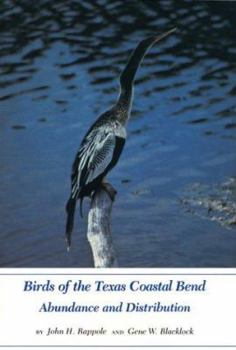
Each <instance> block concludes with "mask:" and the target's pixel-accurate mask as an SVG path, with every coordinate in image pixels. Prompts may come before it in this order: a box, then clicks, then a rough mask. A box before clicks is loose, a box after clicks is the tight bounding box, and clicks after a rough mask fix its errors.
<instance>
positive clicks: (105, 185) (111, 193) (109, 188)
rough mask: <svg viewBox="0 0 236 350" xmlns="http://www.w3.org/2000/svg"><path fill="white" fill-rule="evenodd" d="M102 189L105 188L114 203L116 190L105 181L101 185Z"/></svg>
mask: <svg viewBox="0 0 236 350" xmlns="http://www.w3.org/2000/svg"><path fill="white" fill-rule="evenodd" d="M101 188H103V189H104V190H105V191H106V192H107V194H108V195H109V197H110V198H111V200H112V202H114V200H115V197H116V194H117V191H116V189H115V188H114V187H113V186H112V185H111V184H110V183H109V182H106V181H103V182H102V183H101Z"/></svg>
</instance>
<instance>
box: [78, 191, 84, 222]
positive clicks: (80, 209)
mask: <svg viewBox="0 0 236 350" xmlns="http://www.w3.org/2000/svg"><path fill="white" fill-rule="evenodd" d="M83 200H84V197H82V196H81V197H80V205H79V212H80V216H81V218H83V217H84V215H83Z"/></svg>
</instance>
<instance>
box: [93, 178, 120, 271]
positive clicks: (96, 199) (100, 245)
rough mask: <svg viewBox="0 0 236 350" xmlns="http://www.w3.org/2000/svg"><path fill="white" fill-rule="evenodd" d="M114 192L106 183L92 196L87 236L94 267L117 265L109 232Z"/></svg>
mask: <svg viewBox="0 0 236 350" xmlns="http://www.w3.org/2000/svg"><path fill="white" fill-rule="evenodd" d="M115 194H116V191H115V190H114V189H113V187H112V186H111V185H110V184H108V183H106V184H105V185H103V186H102V187H101V188H100V189H99V190H98V191H96V192H95V193H94V194H93V196H92V200H91V206H90V210H89V214H88V231H87V238H88V241H89V244H90V246H91V249H92V253H93V259H94V267H117V266H118V262H117V258H116V254H115V250H114V247H113V242H112V233H111V212H112V204H113V201H114V199H115Z"/></svg>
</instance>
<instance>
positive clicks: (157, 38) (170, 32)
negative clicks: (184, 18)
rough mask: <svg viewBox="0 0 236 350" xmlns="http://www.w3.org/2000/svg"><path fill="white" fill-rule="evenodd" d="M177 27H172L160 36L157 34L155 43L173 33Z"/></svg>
mask: <svg viewBox="0 0 236 350" xmlns="http://www.w3.org/2000/svg"><path fill="white" fill-rule="evenodd" d="M176 29H177V28H176V27H175V28H172V29H171V30H168V31H167V32H164V33H162V34H160V35H158V36H156V39H155V43H157V42H158V41H160V40H161V39H163V38H165V37H166V36H168V35H170V34H172V33H173V32H175V31H176Z"/></svg>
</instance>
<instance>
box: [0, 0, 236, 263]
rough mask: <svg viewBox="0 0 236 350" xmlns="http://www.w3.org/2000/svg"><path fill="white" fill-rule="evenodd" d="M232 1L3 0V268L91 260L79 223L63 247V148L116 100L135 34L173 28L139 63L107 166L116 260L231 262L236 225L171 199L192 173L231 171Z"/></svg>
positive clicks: (69, 153)
mask: <svg viewBox="0 0 236 350" xmlns="http://www.w3.org/2000/svg"><path fill="white" fill-rule="evenodd" d="M235 7H236V5H235V4H234V3H232V2H229V3H226V2H225V3H223V2H189V1H181V2H180V1H169V0H164V1H153V0H145V1H139V2H136V1H132V0H130V1H125V4H124V2H123V1H120V0H115V1H112V2H111V1H108V0H97V1H92V0H86V1H81V0H80V1H75V0H74V1H65V0H59V1H56V2H52V1H47V0H40V1H37V2H29V1H21V2H15V1H13V0H12V1H11V0H5V1H2V2H1V4H0V10H1V11H0V16H1V22H0V23H1V26H0V31H1V35H0V51H1V55H0V57H1V58H0V71H1V74H0V88H1V96H0V103H1V107H0V108H1V117H0V133H1V136H0V146H1V175H0V176H1V181H0V193H1V197H0V201H1V222H0V233H1V248H0V249H1V251H0V264H1V266H26V267H30V266H91V263H92V259H91V254H90V250H89V247H88V244H87V241H86V237H85V231H86V222H83V221H81V220H80V221H78V222H77V225H76V232H75V235H74V247H73V249H72V252H71V254H69V255H68V254H67V253H66V250H65V244H64V236H63V234H64V222H65V213H64V205H65V201H66V199H67V195H68V193H69V174H70V167H71V163H72V160H73V157H74V155H75V152H76V150H77V147H78V145H79V143H80V140H81V138H82V136H83V134H84V133H85V131H86V130H87V128H88V126H89V125H90V124H91V123H92V121H93V120H94V119H95V118H96V117H97V115H98V114H99V113H101V112H102V111H104V110H105V109H106V108H109V107H110V105H111V104H112V103H113V102H114V101H115V99H116V96H117V88H118V84H117V77H118V76H119V73H120V71H121V69H122V67H123V66H124V64H125V62H126V60H127V57H128V55H129V53H130V52H131V50H132V49H133V48H134V47H135V45H136V44H137V42H139V41H140V40H141V39H143V38H144V37H146V36H149V35H152V34H153V33H160V32H162V31H165V30H167V29H170V28H172V27H174V26H177V27H178V31H177V32H176V33H175V34H174V35H172V36H171V37H169V38H168V40H166V41H163V42H162V43H161V44H160V45H156V46H155V47H153V49H152V50H151V51H150V53H149V54H148V56H147V57H146V58H145V61H144V64H143V66H142V68H141V69H140V70H139V72H138V76H137V80H136V91H135V99H134V107H133V113H132V119H131V121H130V123H129V138H128V142H127V144H126V148H125V151H124V154H123V156H122V158H121V161H120V163H119V165H118V166H117V167H116V169H114V171H113V172H112V174H111V175H110V180H111V181H112V183H113V185H114V186H115V187H116V188H117V189H118V192H119V195H118V197H117V201H116V203H115V207H114V211H113V232H114V241H115V245H116V249H117V251H118V255H119V260H120V265H121V266H143V267H145V266H236V255H235V248H236V232H235V229H233V228H232V229H231V230H227V229H226V228H225V227H223V226H220V225H218V224H217V223H216V222H211V221H207V220H203V219H202V218H201V217H198V216H193V215H191V213H189V212H188V213H186V212H185V211H184V210H183V207H182V205H181V204H180V199H181V198H183V193H185V192H184V191H186V188H188V186H191V184H193V183H195V182H198V183H202V184H205V185H206V188H208V187H207V186H211V185H212V186H214V184H217V183H223V182H225V181H227V179H228V178H230V177H232V176H234V175H235V158H236V152H235V140H236V134H235V128H236V120H235V113H236V103H235V95H236V67H235V62H236V46H235V32H236V30H235V24H234V21H235V18H234V13H235V11H234V10H235ZM185 194H186V193H185ZM87 205H88V204H87ZM134 242H135V245H134ZM196 246H197V247H198V249H197V250H196Z"/></svg>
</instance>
